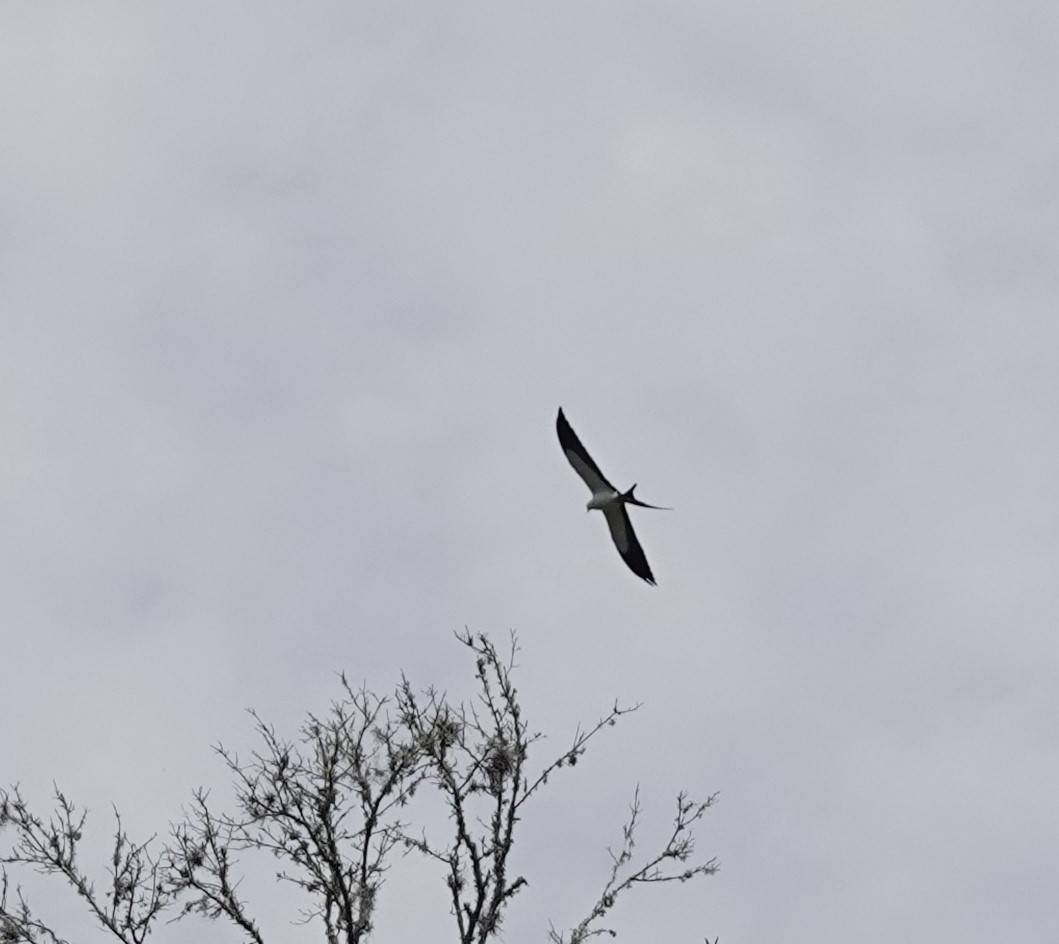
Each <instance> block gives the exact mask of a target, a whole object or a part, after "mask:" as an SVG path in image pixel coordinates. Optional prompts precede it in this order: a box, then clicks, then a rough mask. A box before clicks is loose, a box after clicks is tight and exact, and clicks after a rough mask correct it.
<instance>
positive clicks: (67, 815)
mask: <svg viewBox="0 0 1059 944" xmlns="http://www.w3.org/2000/svg"><path fill="white" fill-rule="evenodd" d="M54 796H55V802H56V808H55V810H54V812H53V813H52V816H51V818H50V819H49V820H48V822H44V820H43V819H41V818H40V817H38V816H35V815H34V814H33V813H31V812H30V810H29V808H28V807H27V805H26V802H25V800H24V799H23V798H22V794H21V792H20V790H19V788H18V785H17V784H16V785H15V786H13V787H12V788H11V790H10V791H5V790H0V826H7V827H10V828H12V829H13V830H14V831H15V842H14V846H13V848H12V851H11V852H10V854H8V855H7V856H4V857H0V862H2V863H4V864H5V865H12V864H21V865H27V866H30V867H32V868H34V869H35V870H36V871H38V872H41V873H43V874H45V875H54V874H57V875H61V876H63V877H64V878H65V879H66V881H67V883H68V884H69V885H70V886H71V887H72V888H73V889H74V890H75V892H76V893H77V894H78V895H79V896H80V897H81V899H82V900H83V901H84V902H85V904H86V905H87V906H88V909H89V911H90V912H91V913H92V915H93V916H94V917H95V919H96V921H97V922H98V923H99V924H100V925H101V926H102V927H104V928H105V929H106V930H107V931H109V932H110V933H111V934H112V935H113V936H114V937H116V938H117V939H118V940H119V941H122V942H124V944H142V942H143V940H144V939H145V938H146V936H147V935H148V934H149V933H150V930H151V926H152V925H153V923H154V920H155V918H156V917H157V916H158V915H159V914H160V913H161V912H162V911H163V910H164V909H165V908H166V907H167V906H168V905H169V903H170V901H171V898H170V896H169V894H168V893H167V892H166V890H165V888H164V881H163V875H162V871H161V869H160V866H159V862H158V861H157V860H156V859H155V858H154V857H153V856H152V855H151V853H150V851H149V846H150V843H151V841H152V840H151V839H148V840H147V842H144V843H141V844H137V843H134V842H132V841H131V840H130V839H129V837H128V834H127V833H126V832H125V829H124V827H123V826H122V823H121V817H120V816H119V815H118V812H117V810H115V811H114V817H115V820H116V821H117V826H116V827H115V831H114V852H113V855H112V856H111V859H110V863H109V868H108V872H109V880H108V883H107V885H108V890H107V892H106V894H105V895H104V894H100V893H98V892H97V891H96V888H95V885H94V884H93V883H92V882H91V881H90V879H89V878H88V876H87V875H86V874H85V873H84V872H83V871H82V870H81V868H80V867H79V866H78V864H77V849H78V843H79V842H80V841H81V837H82V835H83V832H84V824H85V818H86V816H87V812H86V811H79V810H78V809H77V807H76V806H75V805H74V804H73V803H71V802H70V801H69V800H67V798H66V797H65V796H64V795H63V794H62V793H61V792H60V790H59V789H58V787H56V788H55V794H54ZM5 892H6V873H5ZM18 894H19V905H18V906H16V908H15V911H14V912H9V911H8V910H7V908H6V906H5V907H4V910H3V911H2V912H0V918H2V919H3V920H4V921H6V922H8V923H10V922H12V921H15V922H21V923H22V926H23V927H24V928H27V929H29V931H31V932H34V933H37V934H38V935H44V937H40V938H38V939H39V940H43V939H48V940H56V939H57V938H56V936H55V935H54V933H53V932H52V931H51V930H49V929H48V928H46V927H45V926H44V925H42V924H40V923H39V922H35V921H33V920H32V919H31V916H30V911H29V907H28V905H27V904H26V902H25V900H24V899H23V898H22V895H21V891H19V892H18ZM48 935H50V937H48ZM0 940H2V939H0ZM16 940H17V939H16ZM29 940H34V938H32V937H31V938H29Z"/></svg>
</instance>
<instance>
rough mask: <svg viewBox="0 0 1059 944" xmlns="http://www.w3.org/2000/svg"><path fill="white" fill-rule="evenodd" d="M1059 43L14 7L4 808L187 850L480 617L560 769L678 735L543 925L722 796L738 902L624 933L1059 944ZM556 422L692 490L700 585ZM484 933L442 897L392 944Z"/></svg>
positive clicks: (628, 779)
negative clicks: (204, 788) (174, 834)
mask: <svg viewBox="0 0 1059 944" xmlns="http://www.w3.org/2000/svg"><path fill="white" fill-rule="evenodd" d="M1057 11H1059V7H1056V5H1055V4H1054V3H1053V2H1045V0H1040V2H1023V3H1014V4H1012V3H1001V2H999V0H982V2H978V3H956V2H942V0H927V2H924V0H916V2H911V0H907V2H906V0H892V2H889V3H885V4H883V3H826V2H815V3H812V2H798V0H794V2H785V3H776V2H754V0H744V2H740V3H732V4H718V3H693V2H679V0H662V2H654V3H650V4H647V3H630V2H623V0H608V2H602V0H597V2H575V3H570V2H561V3H560V2H551V0H539V2H534V3H523V4H510V3H496V2H489V3H484V2H483V3H478V2H468V3H461V4H444V3H436V2H407V3H402V2H393V3H364V2H348V0H347V2H342V3H334V2H301V3H297V4H278V3H271V2H260V0H254V2H227V3H216V2H202V0H184V2H182V3H180V4H159V3H153V4H152V3H147V4H130V3H110V2H100V3H90V4H89V3H84V4H77V5H73V4H51V3H41V2H13V0H8V2H6V3H3V4H2V5H0V129H2V136H3V146H2V147H0V319H2V321H0V437H2V442H3V450H2V454H3V461H2V463H0V535H2V537H0V555H2V571H0V573H2V577H0V580H2V583H3V586H2V592H0V624H2V633H3V672H2V676H3V684H2V685H0V718H2V719H3V721H2V724H0V782H3V783H8V782H11V781H15V780H18V781H21V783H22V785H23V788H24V790H25V792H26V794H27V796H29V797H30V798H31V799H33V800H34V801H36V802H38V803H39V804H44V803H45V802H46V801H47V798H48V792H49V790H50V785H51V783H52V781H53V780H55V781H57V782H58V783H59V784H60V785H61V786H62V787H63V788H64V789H65V790H66V791H67V792H68V793H69V794H70V795H71V796H72V797H74V798H75V799H77V800H79V801H81V802H83V803H85V804H87V805H88V806H89V807H91V808H92V809H93V811H94V818H93V820H92V821H91V822H92V823H93V824H94V826H95V829H96V830H98V833H99V836H100V837H101V838H100V842H101V843H102V837H104V836H105V833H106V830H107V829H108V828H109V826H110V822H109V821H108V819H107V816H108V810H109V804H110V802H111V801H113V802H114V803H115V804H117V806H118V807H119V808H120V809H121V810H122V811H123V812H124V813H125V816H126V819H127V823H128V825H129V827H130V829H132V830H133V831H134V832H136V833H138V834H139V835H146V834H149V833H151V832H153V831H156V830H160V831H163V832H164V830H165V824H166V823H167V821H168V820H169V819H171V818H174V817H175V816H176V815H177V814H178V811H179V808H180V805H181V803H183V802H185V801H186V800H187V799H188V797H189V796H190V793H191V790H192V789H193V788H194V787H196V786H199V785H201V784H205V785H208V786H214V787H215V788H216V789H218V790H219V789H220V785H222V784H223V783H224V782H225V778H224V772H223V770H222V768H221V765H220V763H219V762H218V760H217V759H216V757H215V756H214V755H213V754H212V752H211V750H210V745H211V744H214V743H216V742H217V741H218V740H223V741H224V742H225V743H226V744H228V745H231V746H233V747H237V748H239V747H242V748H244V749H245V748H248V747H250V746H251V745H252V744H253V741H252V733H251V727H250V722H249V719H248V718H247V717H246V715H245V714H244V713H243V709H244V708H246V707H250V706H252V707H254V708H256V709H257V710H258V711H259V712H260V713H261V714H262V715H263V716H264V717H265V718H267V719H269V720H271V721H273V722H275V723H276V725H277V727H278V728H279V729H280V730H281V731H285V732H289V733H293V732H294V730H295V728H296V725H297V724H298V723H299V721H300V720H301V718H302V716H303V713H304V711H306V710H307V709H310V708H312V709H317V710H319V709H321V708H323V707H324V706H326V704H327V702H328V700H329V699H330V698H331V697H332V696H334V695H336V694H337V688H336V685H335V678H334V673H335V672H336V671H337V670H339V669H345V670H346V672H347V673H348V674H349V675H350V677H351V678H353V679H357V680H360V679H363V680H364V681H365V682H367V684H368V685H369V686H371V687H374V688H377V689H379V690H384V689H387V688H389V687H390V686H392V684H393V683H394V682H395V681H396V679H397V677H398V674H399V672H400V671H401V670H404V671H405V672H406V673H407V674H408V675H409V677H410V678H411V679H412V680H413V681H414V682H416V683H417V684H421V685H424V686H425V685H428V684H436V685H438V686H439V687H443V688H447V689H448V690H449V692H450V693H452V694H455V695H458V694H462V693H468V692H469V691H470V686H469V680H470V665H469V663H468V660H467V659H466V658H465V656H464V654H463V653H462V652H461V651H460V648H459V646H458V645H457V644H456V643H455V642H454V641H453V638H452V632H453V630H454V629H458V628H461V627H463V626H467V627H469V628H471V629H472V630H474V631H475V632H487V633H490V634H491V635H492V636H493V638H494V639H497V640H503V639H504V638H506V634H507V633H508V631H509V630H510V629H515V630H517V632H518V633H519V636H520V640H521V644H522V646H523V651H522V653H521V657H520V664H521V669H520V676H519V679H520V681H519V689H520V691H521V693H522V695H523V698H524V700H525V702H526V705H527V710H528V711H529V712H530V715H531V717H532V719H533V720H534V722H535V725H536V726H537V727H539V728H542V729H543V730H546V731H548V732H549V733H550V735H551V740H550V742H549V748H548V749H551V748H554V749H555V750H558V749H560V748H561V747H564V746H565V745H566V744H567V743H568V739H569V737H570V736H571V734H572V732H573V729H574V726H575V724H576V722H577V721H578V720H581V721H582V722H588V723H591V722H593V721H594V720H595V719H596V718H597V717H598V716H599V715H600V713H601V712H603V711H605V710H606V708H607V707H609V705H610V704H612V703H613V701H614V699H615V698H617V699H619V700H622V701H626V702H631V701H643V703H644V707H643V709H642V710H641V711H640V712H639V713H638V714H636V715H635V716H633V717H631V718H629V719H627V720H626V721H625V722H624V723H623V724H622V725H620V726H619V727H618V728H617V729H615V730H613V731H610V732H608V734H607V736H606V739H605V740H604V741H603V742H600V744H599V745H598V746H597V747H596V748H595V749H594V750H592V751H590V752H589V754H588V755H587V757H586V758H585V760H584V762H583V763H582V764H581V765H579V766H578V768H577V769H576V770H574V771H569V772H568V773H567V775H566V776H565V777H564V778H561V779H559V780H556V781H554V784H553V785H552V786H551V787H550V788H549V792H547V793H546V794H545V795H544V796H542V798H541V803H540V804H539V805H538V806H537V807H535V808H534V809H533V810H531V811H530V812H529V813H528V815H527V816H526V819H525V823H524V826H525V830H526V832H527V839H526V841H525V845H524V847H523V855H522V858H521V859H520V861H519V862H518V864H517V867H518V868H519V870H520V871H521V872H522V873H523V874H525V875H526V877H527V878H528V879H529V882H530V885H529V888H528V889H527V890H526V891H525V892H524V893H523V894H522V895H520V897H519V898H518V900H517V901H516V903H515V904H514V906H513V908H512V911H511V914H510V917H509V921H508V923H507V925H506V933H505V938H506V940H508V941H511V942H518V941H531V940H541V939H543V937H544V934H545V932H546V929H547V925H548V921H549V920H552V921H554V922H555V923H556V924H557V925H559V926H562V925H564V924H566V925H569V923H570V922H571V921H576V920H578V919H579V918H580V917H581V916H582V915H583V913H584V911H585V909H586V908H587V907H588V906H589V905H590V903H591V901H592V899H593V895H594V893H595V892H596V890H597V888H598V885H599V883H600V881H601V880H602V879H603V877H604V874H605V871H606V869H607V866H608V859H607V857H606V853H605V847H606V845H607V844H611V843H614V842H615V840H616V839H617V838H618V835H619V833H618V830H619V827H620V825H621V823H622V821H623V818H624V815H625V812H626V804H627V803H628V801H629V799H630V798H631V795H632V792H633V789H634V788H635V786H636V784H637V783H640V784H641V798H642V800H643V802H644V804H645V806H646V807H647V812H648V816H647V820H646V822H645V829H648V830H650V829H656V830H657V829H661V827H662V826H663V825H664V823H665V818H666V817H667V816H668V815H669V813H670V808H671V805H672V797H673V794H674V793H675V792H676V790H677V789H680V788H686V789H688V790H690V791H691V792H692V793H693V794H696V795H699V796H705V795H706V794H709V793H712V792H714V791H719V792H720V794H721V802H720V804H719V805H718V806H717V807H716V808H715V809H714V810H713V811H711V812H710V813H709V815H708V817H707V820H706V823H705V829H704V831H703V833H702V838H701V843H700V848H701V850H702V851H703V853H705V854H707V855H717V856H718V857H719V858H720V859H721V861H722V871H721V872H720V874H719V875H717V876H716V877H713V878H710V879H708V880H705V881H703V882H702V883H701V884H698V885H695V886H685V887H682V888H678V889H676V890H664V891H652V890H647V891H644V892H641V893H640V894H639V895H638V896H637V897H634V898H632V899H629V900H628V902H627V904H626V905H624V906H622V907H620V908H619V909H618V911H617V912H616V913H615V915H614V924H615V926H616V927H617V928H618V930H619V931H620V932H621V938H620V939H621V940H627V941H659V940H665V941H669V942H679V941H686V942H700V941H701V940H702V938H703V937H704V936H705V935H707V934H708V935H710V937H711V939H712V938H713V937H714V936H716V935H719V936H720V938H721V941H722V942H724V944H750V942H755V944H756V942H777V944H779V942H782V944H802V942H805V944H849V942H851V941H856V942H858V944H874V942H884V941H885V942H892V941H895V940H900V941H902V942H923V944H928V942H929V944H948V942H953V944H955V942H960V944H965V942H967V941H999V940H1007V941H1019V942H1042V944H1043V942H1048V944H1051V942H1054V941H1055V940H1056V934H1057V929H1059V895H1057V894H1056V878H1057V875H1059V808H1057V800H1056V797H1057V795H1059V685H1057V684H1056V679H1057V674H1059V640H1057V636H1059V634H1057V626H1056V623H1057V619H1056V618H1057V616H1059V594H1057V589H1056V588H1057V583H1056V576H1057V572H1059V510H1057V502H1056V482H1057V480H1059V447H1057V443H1056V435H1055V430H1056V414H1057V406H1059V380H1057V377H1059V357H1057V350H1059V319H1057V310H1056V300H1057V295H1059V292H1057V289H1059V275H1057V273H1059V259H1057V258H1056V257H1057V247H1059V122H1057V121H1056V114H1057V113H1059V60H1057V57H1056V55H1055V40H1056V36H1057V35H1059V12H1057ZM560 404H561V405H563V407H564V408H565V409H566V412H567V414H568V416H569V418H570V421H571V422H572V424H573V425H574V428H575V429H576V430H577V431H578V432H579V433H580V435H581V437H582V439H583V440H584V441H585V443H586V445H587V446H588V448H589V449H590V450H591V451H592V452H593V453H594V455H595V457H596V459H597V460H598V461H599V462H600V464H601V465H602V466H603V469H604V471H606V472H607V473H608V475H609V476H610V477H611V478H612V479H613V480H614V481H615V483H616V484H618V485H620V486H622V487H627V486H628V485H631V484H632V483H633V482H634V481H635V482H638V483H639V493H640V494H641V495H642V496H643V497H644V499H645V500H647V501H650V502H656V503H658V504H661V505H672V506H674V507H675V509H676V510H675V511H674V512H672V513H666V514H662V513H656V512H649V511H642V512H640V513H638V514H636V515H635V516H634V520H635V522H636V525H637V529H638V532H639V535H640V538H641V541H642V543H643V545H644V547H645V549H646V552H647V555H648V558H649V560H650V561H651V563H652V566H653V568H654V571H655V575H656V576H657V578H658V583H659V586H658V587H657V588H656V589H652V588H650V587H648V586H646V585H645V584H644V583H642V582H641V581H639V580H638V579H636V578H635V577H634V576H633V575H632V574H630V573H629V572H628V571H627V570H626V569H625V567H624V565H623V564H622V562H621V560H620V559H619V558H618V556H617V554H616V553H615V551H614V548H613V547H612V546H611V545H610V542H609V540H608V538H607V535H606V529H605V526H604V522H603V521H602V519H601V517H600V516H599V515H596V514H593V515H591V516H589V515H586V514H585V511H584V503H585V501H586V499H587V497H588V496H587V492H586V491H585V489H584V487H583V485H582V484H581V483H580V482H579V481H578V480H577V478H576V476H575V475H574V473H573V472H572V471H571V469H570V468H569V467H568V466H567V464H566V462H565V460H564V459H563V456H562V454H561V452H560V450H559V447H558V444H557V442H556V439H555V432H554V417H555V411H556V408H557V407H558V406H559V405H560ZM537 756H538V757H540V758H541V759H544V756H545V751H542V752H540V753H539V754H538V755H537ZM648 842H649V839H648V835H647V834H646V833H645V835H644V838H643V843H644V845H645V846H646V845H647V844H648ZM36 900H37V902H38V904H39V905H40V907H41V910H42V911H48V910H49V909H56V910H55V911H54V912H53V913H58V914H61V915H62V920H63V921H64V922H66V923H65V924H63V925H62V926H61V927H60V930H61V931H64V932H65V933H66V934H67V935H68V936H72V937H73V938H74V939H75V940H77V941H79V942H86V941H93V940H97V939H99V938H98V937H97V936H95V932H93V931H91V930H90V925H89V924H88V923H87V922H86V921H85V920H83V919H80V918H78V917H77V916H76V915H77V914H78V912H76V910H75V909H73V908H68V907H67V906H66V905H65V904H63V903H62V902H63V901H64V899H61V898H60V896H58V895H54V896H53V895H52V894H51V893H49V892H48V891H47V890H46V889H45V890H43V891H42V892H41V894H39V895H38V897H37V899H36ZM265 913H266V916H267V918H268V927H269V929H271V930H272V931H273V933H274V935H275V939H276V940H308V939H310V936H309V934H308V931H307V930H306V929H305V928H296V927H292V926H290V925H288V924H286V923H284V922H285V920H286V917H285V916H284V915H283V914H281V913H279V912H278V911H276V912H270V911H269V910H268V908H267V906H266V912H265ZM449 920H450V919H449V918H448V917H447V916H446V915H445V904H444V889H443V887H442V886H441V879H440V878H439V877H437V876H435V875H433V874H431V873H430V872H429V871H428V870H417V868H416V867H414V866H412V865H411V864H409V863H399V864H398V865H397V866H396V867H395V869H394V871H393V872H392V873H391V876H390V881H389V884H388V885H387V886H386V888H385V890H384V893H383V896H382V898H381V911H380V916H379V922H378V929H379V931H378V937H377V939H378V940H380V941H383V940H413V939H420V940H422V939H426V938H425V937H424V935H429V936H430V939H433V940H442V939H445V937H446V936H450V937H451V936H452V932H451V930H450V929H449V927H448V925H447V923H445V922H448V921H449ZM191 933H194V934H195V935H196V936H198V935H199V934H200V929H197V928H195V929H193V928H191V927H190V926H188V925H184V926H180V927H178V928H177V930H176V931H174V930H173V929H172V928H170V929H167V930H165V931H164V934H163V936H162V937H160V940H188V939H189V938H188V935H189V934H191ZM206 938H207V934H206V932H202V937H201V939H202V940H205V939H206ZM217 939H218V940H231V939H233V936H232V935H231V934H230V932H228V931H227V929H225V932H224V934H223V935H221V934H219V933H218V934H217Z"/></svg>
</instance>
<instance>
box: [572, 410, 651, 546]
mask: <svg viewBox="0 0 1059 944" xmlns="http://www.w3.org/2000/svg"><path fill="white" fill-rule="evenodd" d="M555 430H556V432H557V433H558V434H559V445H560V446H562V447H563V452H564V453H566V458H567V460H568V461H569V462H570V465H572V466H573V467H574V471H575V472H576V473H577V474H578V475H580V476H581V478H582V479H584V481H585V484H586V485H587V486H588V487H589V488H590V489H591V490H592V494H593V495H596V494H599V493H600V492H605V491H611V492H614V491H617V489H615V488H614V486H613V485H611V484H610V482H608V481H607V477H606V476H605V475H604V474H603V473H602V472H600V471H599V466H598V465H596V463H595V462H594V461H593V460H592V457H591V456H590V455H589V454H588V450H587V449H585V447H584V446H583V445H582V444H581V440H580V439H578V438H577V433H575V432H574V431H573V429H572V428H571V427H570V424H569V423H568V422H567V421H566V417H565V416H564V415H563V408H562V407H559V416H558V417H557V418H556V420H555ZM611 530H612V531H613V527H612V528H611ZM634 540H635V539H634Z"/></svg>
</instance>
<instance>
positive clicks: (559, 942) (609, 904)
mask: <svg viewBox="0 0 1059 944" xmlns="http://www.w3.org/2000/svg"><path fill="white" fill-rule="evenodd" d="M716 800H717V794H713V795H712V796H710V797H708V798H707V799H706V800H705V801H704V802H695V801H693V800H690V799H688V796H687V794H686V793H683V792H681V793H679V794H678V795H677V811H676V814H675V815H674V817H673V829H672V831H671V832H670V834H669V838H668V840H667V841H666V844H665V846H663V848H662V851H661V852H659V853H657V854H655V855H654V856H652V857H651V858H650V859H648V860H647V862H645V863H644V864H643V865H642V866H640V867H639V868H636V869H634V868H633V867H632V864H631V863H632V860H633V855H634V850H635V847H636V829H637V826H638V825H639V817H640V788H639V787H637V788H636V791H635V793H634V794H633V801H632V805H631V806H630V807H629V819H628V820H627V821H626V823H625V825H624V826H623V827H622V843H621V847H620V848H619V850H618V852H616V853H615V852H614V851H613V850H608V852H609V853H610V858H611V870H610V877H609V879H608V880H607V883H606V885H604V886H603V891H602V892H601V893H600V895H599V898H598V899H597V900H596V903H595V905H593V906H592V910H591V911H590V912H589V913H588V915H587V917H585V918H584V920H582V921H581V923H580V924H578V925H577V926H576V927H575V928H573V929H572V930H571V931H570V936H569V938H567V937H566V936H565V935H564V934H561V933H559V932H557V931H556V930H555V929H554V927H553V928H552V929H551V930H550V931H549V939H550V940H551V941H552V942H553V944H583V942H584V941H587V940H589V939H590V938H593V937H596V936H597V935H600V934H609V935H610V936H611V937H614V936H615V935H616V932H615V931H613V930H612V929H610V928H602V927H593V925H594V924H596V922H598V921H599V920H600V919H602V918H603V917H604V916H605V915H606V914H607V912H609V911H610V909H611V908H613V907H614V905H615V903H616V902H617V900H618V896H619V895H621V894H622V893H623V892H625V891H627V890H628V889H630V888H632V887H633V886H634V885H641V884H650V883H654V882H682V883H683V882H687V881H689V880H690V879H693V878H696V877H697V876H700V875H713V874H714V873H716V872H717V870H718V869H719V868H720V865H719V864H718V862H717V860H716V859H709V860H707V861H706V862H702V863H699V864H698V865H691V866H686V867H685V868H679V867H678V864H684V863H686V862H688V861H689V860H690V859H691V857H692V855H693V854H694V852H695V837H694V834H693V833H692V831H691V827H692V826H694V825H695V823H697V822H698V821H699V820H700V819H702V817H703V814H705V812H706V810H708V809H709V808H710V807H711V806H713V804H714V803H715V802H716Z"/></svg>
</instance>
